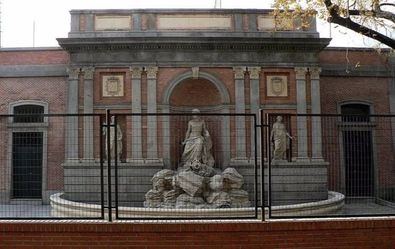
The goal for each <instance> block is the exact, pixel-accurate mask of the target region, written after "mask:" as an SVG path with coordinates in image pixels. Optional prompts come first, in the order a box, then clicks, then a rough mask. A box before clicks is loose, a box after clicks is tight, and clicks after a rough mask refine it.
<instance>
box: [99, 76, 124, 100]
mask: <svg viewBox="0 0 395 249" xmlns="http://www.w3.org/2000/svg"><path fill="white" fill-rule="evenodd" d="M102 89H103V91H102V96H103V97H123V96H124V80H123V75H103V78H102Z"/></svg>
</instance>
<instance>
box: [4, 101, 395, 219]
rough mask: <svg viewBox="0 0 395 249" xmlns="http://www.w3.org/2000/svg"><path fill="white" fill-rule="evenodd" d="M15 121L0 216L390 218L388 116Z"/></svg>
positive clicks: (7, 135) (10, 122)
mask: <svg viewBox="0 0 395 249" xmlns="http://www.w3.org/2000/svg"><path fill="white" fill-rule="evenodd" d="M14 113H15V114H13V115H0V219H107V220H109V221H111V220H113V219H118V220H130V219H153V220H172V219H256V218H259V217H262V218H264V217H265V215H266V216H267V217H269V218H272V219H275V218H298V217H299V218H302V217H310V218H313V217H345V216H356V217H358V216H377V215H395V153H394V152H395V138H394V137H395V116H391V115H311V114H304V115H297V114H286V113H282V114H274V113H270V114H266V113H264V112H263V111H262V112H261V115H260V119H259V120H258V119H257V116H256V115H253V114H233V113H190V112H188V113H163V114H160V113H155V114H142V113H139V114H136V113H115V112H114V113H113V112H110V111H107V112H106V113H105V112H102V113H98V114H77V115H73V114H44V109H42V108H41V109H38V108H36V107H33V106H24V107H23V108H22V107H21V108H14ZM278 116H281V118H279V117H278ZM191 120H192V121H191ZM202 155H203V156H202ZM262 172H263V174H262ZM262 200H263V201H262ZM265 210H266V211H265ZM261 211H262V212H263V213H264V214H265V215H263V216H261Z"/></svg>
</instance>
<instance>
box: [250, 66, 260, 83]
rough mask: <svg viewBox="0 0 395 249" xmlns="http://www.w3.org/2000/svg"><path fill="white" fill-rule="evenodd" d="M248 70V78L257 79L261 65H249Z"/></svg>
mask: <svg viewBox="0 0 395 249" xmlns="http://www.w3.org/2000/svg"><path fill="white" fill-rule="evenodd" d="M248 72H249V73H250V79H252V80H259V74H260V73H261V67H249V68H248Z"/></svg>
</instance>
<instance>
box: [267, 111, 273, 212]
mask: <svg viewBox="0 0 395 249" xmlns="http://www.w3.org/2000/svg"><path fill="white" fill-rule="evenodd" d="M270 118H271V116H270V114H267V115H266V121H267V125H268V127H267V132H268V136H267V137H268V139H267V142H268V145H267V174H268V190H269V192H268V205H269V218H271V217H272V153H271V141H270V132H271V127H270V124H271V122H270Z"/></svg>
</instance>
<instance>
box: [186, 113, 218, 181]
mask: <svg viewBox="0 0 395 249" xmlns="http://www.w3.org/2000/svg"><path fill="white" fill-rule="evenodd" d="M192 113H193V114H194V115H193V116H192V119H191V120H190V121H189V122H188V130H187V132H186V134H185V139H184V141H183V142H182V144H183V145H184V151H183V153H182V156H181V167H190V168H192V169H193V170H194V171H196V172H200V173H201V174H203V175H204V176H206V175H209V174H210V172H211V170H210V168H212V167H213V166H214V157H213V155H212V154H211V148H212V142H211V137H210V133H209V132H208V130H207V127H206V123H205V122H204V120H203V119H202V118H200V117H199V115H198V114H200V111H199V110H198V109H193V110H192Z"/></svg>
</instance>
